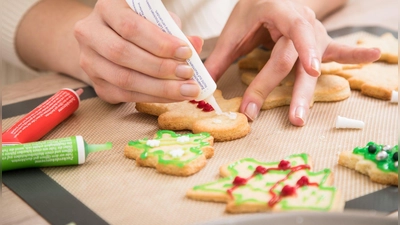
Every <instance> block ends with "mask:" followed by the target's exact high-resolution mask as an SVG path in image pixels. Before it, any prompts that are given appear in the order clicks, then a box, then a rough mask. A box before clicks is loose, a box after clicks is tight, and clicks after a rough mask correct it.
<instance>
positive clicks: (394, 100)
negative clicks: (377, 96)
mask: <svg viewBox="0 0 400 225" xmlns="http://www.w3.org/2000/svg"><path fill="white" fill-rule="evenodd" d="M390 102H391V103H398V102H399V93H398V92H397V91H392V97H391V98H390Z"/></svg>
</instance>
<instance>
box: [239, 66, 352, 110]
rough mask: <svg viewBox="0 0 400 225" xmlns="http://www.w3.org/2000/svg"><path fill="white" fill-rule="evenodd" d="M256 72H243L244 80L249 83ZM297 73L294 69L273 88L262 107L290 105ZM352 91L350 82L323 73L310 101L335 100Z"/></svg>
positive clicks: (339, 99) (348, 95)
mask: <svg viewBox="0 0 400 225" xmlns="http://www.w3.org/2000/svg"><path fill="white" fill-rule="evenodd" d="M256 75H257V74H256V73H254V72H245V73H243V74H242V82H244V83H245V84H247V85H249V84H250V83H251V81H253V80H254V78H255V77H256ZM294 79H295V75H294V72H293V71H292V72H291V73H290V74H289V75H288V76H286V77H285V79H283V80H282V81H281V84H280V85H279V86H277V87H275V88H274V90H272V92H271V93H270V94H269V95H268V97H267V98H266V99H265V101H264V103H263V105H262V107H261V109H263V110H267V109H272V108H276V107H280V106H285V105H290V102H291V100H292V93H293V85H294ZM350 95H351V91H350V86H349V82H348V81H347V80H346V79H344V78H342V77H338V76H335V75H321V76H320V77H319V78H318V81H317V84H316V86H315V90H314V98H313V99H312V101H311V102H310V106H312V105H313V104H314V102H335V101H341V100H344V99H347V98H348V97H350Z"/></svg>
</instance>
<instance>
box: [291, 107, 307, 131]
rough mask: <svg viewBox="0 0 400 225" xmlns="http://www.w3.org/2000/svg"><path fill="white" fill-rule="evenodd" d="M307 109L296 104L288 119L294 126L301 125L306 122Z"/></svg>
mask: <svg viewBox="0 0 400 225" xmlns="http://www.w3.org/2000/svg"><path fill="white" fill-rule="evenodd" d="M308 111H309V110H308V109H307V108H305V107H304V106H297V107H296V108H295V109H294V111H293V113H290V115H289V120H290V122H291V123H292V124H293V125H294V126H298V127H302V126H304V125H305V124H306V119H307V115H308Z"/></svg>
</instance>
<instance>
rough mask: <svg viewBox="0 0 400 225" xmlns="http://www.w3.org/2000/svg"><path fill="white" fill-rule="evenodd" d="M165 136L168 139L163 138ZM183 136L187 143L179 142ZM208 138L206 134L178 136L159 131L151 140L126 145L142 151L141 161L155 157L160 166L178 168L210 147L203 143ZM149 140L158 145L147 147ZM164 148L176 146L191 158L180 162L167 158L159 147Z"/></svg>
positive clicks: (144, 139) (169, 132) (171, 132)
mask: <svg viewBox="0 0 400 225" xmlns="http://www.w3.org/2000/svg"><path fill="white" fill-rule="evenodd" d="M166 135H168V136H170V137H165V136H166ZM183 136H187V137H189V141H187V142H179V141H178V138H179V137H183ZM209 137H210V134H209V133H207V132H202V133H198V134H192V133H190V134H183V135H180V134H177V133H175V132H173V131H170V130H159V131H157V134H156V135H155V138H153V139H148V138H143V139H141V140H136V141H130V142H128V145H129V146H132V147H135V148H136V149H141V150H142V153H141V154H140V158H141V159H146V158H148V157H150V156H155V157H157V158H158V163H160V164H164V165H168V164H172V165H175V166H178V167H184V166H185V165H187V164H188V163H190V162H191V161H193V160H195V159H197V158H198V157H199V156H200V155H202V154H203V151H202V150H201V148H202V147H204V146H209V145H210V144H209V143H208V142H207V141H205V139H207V138H209ZM149 140H158V141H159V145H158V146H154V147H152V146H150V145H147V141H149ZM165 146H176V149H182V150H183V151H184V155H186V154H191V155H192V156H191V157H189V158H188V159H186V160H182V159H181V158H180V157H178V158H173V157H172V156H169V155H168V153H166V152H165V150H162V149H161V147H165Z"/></svg>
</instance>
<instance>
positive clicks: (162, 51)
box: [156, 41, 173, 56]
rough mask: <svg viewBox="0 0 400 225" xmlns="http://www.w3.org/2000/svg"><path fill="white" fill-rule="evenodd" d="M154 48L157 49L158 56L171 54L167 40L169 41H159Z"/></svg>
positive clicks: (169, 43)
mask: <svg viewBox="0 0 400 225" xmlns="http://www.w3.org/2000/svg"><path fill="white" fill-rule="evenodd" d="M156 49H157V51H158V55H159V56H173V50H172V48H171V42H169V41H162V42H159V43H158V46H157V48H156Z"/></svg>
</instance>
